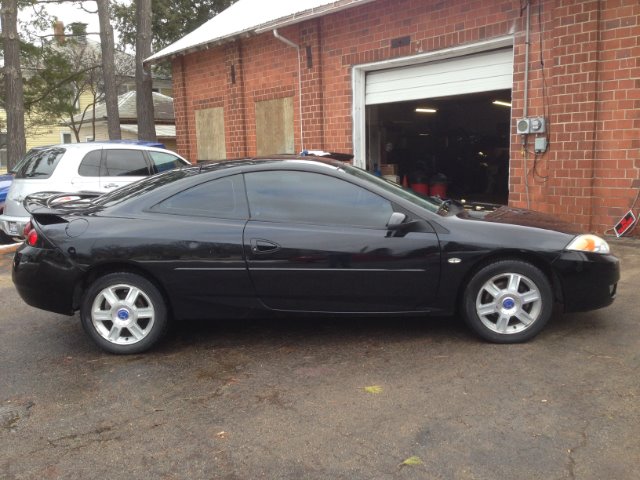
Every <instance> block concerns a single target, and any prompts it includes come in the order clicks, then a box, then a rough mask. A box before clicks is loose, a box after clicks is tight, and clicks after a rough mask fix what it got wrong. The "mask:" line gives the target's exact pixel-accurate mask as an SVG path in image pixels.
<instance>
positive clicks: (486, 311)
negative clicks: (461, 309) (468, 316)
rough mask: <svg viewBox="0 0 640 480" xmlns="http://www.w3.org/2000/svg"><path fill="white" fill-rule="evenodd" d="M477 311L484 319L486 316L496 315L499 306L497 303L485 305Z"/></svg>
mask: <svg viewBox="0 0 640 480" xmlns="http://www.w3.org/2000/svg"><path fill="white" fill-rule="evenodd" d="M476 310H477V312H478V315H479V316H481V317H484V316H486V315H491V314H492V313H496V311H497V305H496V302H491V303H485V304H483V305H479V306H478V307H477V309H476Z"/></svg>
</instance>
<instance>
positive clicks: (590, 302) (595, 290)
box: [553, 251, 620, 312]
mask: <svg viewBox="0 0 640 480" xmlns="http://www.w3.org/2000/svg"><path fill="white" fill-rule="evenodd" d="M553 266H554V269H555V271H556V273H557V274H558V276H559V278H560V282H561V285H562V297H563V298H562V302H563V303H564V311H565V312H585V311H587V310H595V309H598V308H603V307H606V306H607V305H611V304H612V303H613V301H614V300H615V297H616V290H617V286H618V281H619V280H620V261H619V260H618V258H617V257H615V256H614V255H602V254H598V253H589V252H575V251H566V252H563V253H562V254H561V255H560V256H559V257H558V258H557V259H556V260H555V261H554V262H553Z"/></svg>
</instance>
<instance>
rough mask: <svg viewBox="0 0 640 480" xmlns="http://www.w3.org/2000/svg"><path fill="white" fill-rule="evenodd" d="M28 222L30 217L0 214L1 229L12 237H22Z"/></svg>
mask: <svg viewBox="0 0 640 480" xmlns="http://www.w3.org/2000/svg"><path fill="white" fill-rule="evenodd" d="M28 222H29V217H11V216H9V215H0V230H2V231H3V232H4V233H5V234H6V235H8V236H10V237H22V231H23V230H24V227H25V225H26V224H27V223H28Z"/></svg>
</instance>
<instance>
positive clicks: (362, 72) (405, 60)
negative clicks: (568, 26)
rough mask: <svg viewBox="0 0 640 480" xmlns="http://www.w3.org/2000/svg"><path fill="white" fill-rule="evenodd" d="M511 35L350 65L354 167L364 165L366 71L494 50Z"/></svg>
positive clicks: (506, 43)
mask: <svg viewBox="0 0 640 480" xmlns="http://www.w3.org/2000/svg"><path fill="white" fill-rule="evenodd" d="M513 44H514V37H513V35H508V36H505V37H498V38H493V39H491V40H486V41H483V42H478V43H473V44H470V45H461V46H458V47H452V48H445V49H443V50H437V51H434V52H427V53H420V54H418V55H413V56H410V57H402V58H394V59H391V60H384V61H382V62H374V63H364V64H362V65H354V66H353V67H352V69H351V91H352V93H353V100H352V101H353V105H352V111H351V115H352V118H353V127H352V132H353V135H352V138H353V164H354V165H355V166H356V167H360V168H366V150H367V135H366V123H367V122H366V115H365V93H366V75H367V72H372V71H375V70H384V69H390V68H398V67H407V66H411V65H416V64H419V63H427V62H433V61H436V60H443V59H447V58H454V57H461V56H464V55H471V54H474V53H480V52H485V51H488V50H496V49H498V48H507V47H513Z"/></svg>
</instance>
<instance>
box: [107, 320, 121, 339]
mask: <svg viewBox="0 0 640 480" xmlns="http://www.w3.org/2000/svg"><path fill="white" fill-rule="evenodd" d="M121 332H122V328H120V327H119V326H117V325H116V324H115V323H114V324H113V326H112V327H111V330H109V334H108V335H107V340H109V341H110V342H114V343H115V342H116V341H117V340H118V339H119V338H120V333H121Z"/></svg>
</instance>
